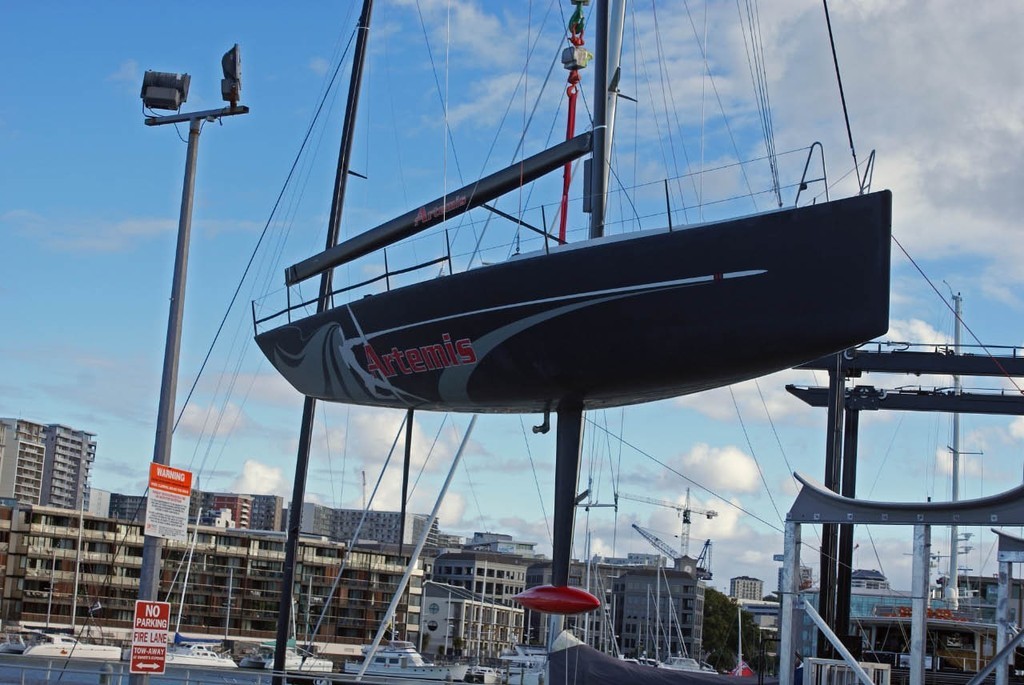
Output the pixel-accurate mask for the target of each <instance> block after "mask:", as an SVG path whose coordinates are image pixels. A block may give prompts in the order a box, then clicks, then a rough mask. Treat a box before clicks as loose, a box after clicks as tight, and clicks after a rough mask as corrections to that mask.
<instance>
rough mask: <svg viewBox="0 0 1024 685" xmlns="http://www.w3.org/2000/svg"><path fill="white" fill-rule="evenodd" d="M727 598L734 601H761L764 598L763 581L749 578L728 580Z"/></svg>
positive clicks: (740, 577)
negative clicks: (731, 598)
mask: <svg viewBox="0 0 1024 685" xmlns="http://www.w3.org/2000/svg"><path fill="white" fill-rule="evenodd" d="M729 596H730V597H733V598H734V599H761V598H762V597H764V581H763V580H761V579H760V578H751V577H750V576H736V577H735V578H730V579H729Z"/></svg>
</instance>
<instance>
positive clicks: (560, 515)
mask: <svg viewBox="0 0 1024 685" xmlns="http://www.w3.org/2000/svg"><path fill="white" fill-rule="evenodd" d="M574 4H575V5H576V14H574V18H573V20H571V21H570V24H569V30H570V33H571V34H572V37H571V41H570V42H572V44H573V46H574V47H575V48H579V47H580V45H581V44H582V23H583V22H582V13H583V10H584V6H585V5H588V4H589V3H586V2H583V0H580V1H579V2H575V3H574ZM615 5H616V7H620V5H619V4H618V3H615ZM366 6H367V5H364V7H366ZM611 15H612V12H611V11H610V10H609V6H608V3H605V2H601V1H598V2H595V3H593V7H592V17H591V19H592V20H593V23H595V24H596V26H597V30H596V33H597V37H598V47H597V49H598V50H599V52H602V54H600V55H599V58H598V60H597V62H598V64H599V67H598V69H597V75H596V76H595V91H596V95H595V98H594V100H595V103H596V104H597V106H596V107H595V110H594V117H593V121H592V131H590V132H587V133H583V134H580V135H574V134H573V132H572V131H573V128H574V123H573V122H572V121H571V120H570V125H569V127H568V129H569V130H568V132H567V135H566V140H565V142H562V143H559V144H557V145H554V146H552V147H548V148H547V149H543V150H541V151H539V152H537V153H536V154H533V155H531V156H528V157H525V158H523V159H521V161H518V162H516V163H515V164H513V165H511V166H509V167H506V168H504V169H501V170H499V171H497V172H494V173H492V174H490V175H488V176H485V177H483V178H481V179H479V180H478V181H474V182H472V183H470V184H468V185H466V186H463V187H462V188H459V189H456V190H447V189H445V192H444V193H443V194H441V195H440V197H437V198H436V199H434V200H431V201H429V202H425V203H422V204H419V205H418V206H414V207H412V208H411V209H409V210H408V211H406V212H405V213H404V214H401V215H399V216H396V217H395V218H393V219H390V220H388V221H385V222H384V223H381V224H379V225H377V226H375V227H373V228H370V229H368V230H366V231H365V232H362V233H360V234H357V235H355V236H354V237H351V238H349V239H348V240H345V241H343V242H341V243H340V244H334V243H335V239H336V236H337V235H338V231H337V229H338V226H337V223H336V221H337V220H336V217H337V216H338V215H339V214H340V207H334V208H332V212H331V215H332V227H331V229H329V231H328V235H329V238H328V246H327V247H326V248H325V249H324V251H322V252H320V253H318V254H314V255H313V256H311V257H308V258H306V259H304V260H302V261H300V262H297V263H295V264H293V265H292V266H290V267H288V268H287V269H286V270H285V285H286V286H287V287H288V288H289V289H293V290H294V292H296V293H297V292H298V291H299V288H301V287H302V286H303V284H304V283H306V282H307V281H309V279H312V278H314V277H316V276H320V277H321V278H320V282H321V285H320V294H319V296H318V297H317V298H316V299H315V300H306V301H301V300H302V299H303V298H302V297H301V296H299V295H294V296H293V295H292V292H293V290H289V294H288V304H287V306H286V307H285V308H283V309H280V310H278V311H277V312H276V313H273V314H270V315H269V316H263V315H262V314H259V315H258V314H257V307H256V306H255V305H254V308H253V318H254V321H253V323H254V330H255V340H256V343H257V345H258V346H259V347H260V349H261V351H262V352H263V354H264V355H265V356H266V357H267V359H268V360H269V361H270V362H271V364H272V365H273V366H274V368H275V369H276V370H277V371H278V372H279V373H280V374H281V376H282V377H283V378H284V379H285V380H286V381H287V382H288V383H290V384H291V385H292V386H293V387H294V388H295V389H296V390H298V391H299V392H300V393H302V394H303V395H305V396H306V398H307V399H306V403H305V405H304V417H307V416H308V417H310V418H312V416H313V408H314V407H315V401H316V400H325V401H331V402H341V403H346V404H356V405H362V406H368V407H381V408H397V409H406V410H409V411H410V412H411V411H412V410H433V411H455V412H472V413H476V412H483V413H543V414H544V420H543V425H542V426H539V427H537V428H536V429H535V430H539V431H541V432H546V431H547V430H548V429H549V428H550V425H549V421H548V419H549V415H550V413H552V412H555V413H556V415H557V419H558V420H557V431H558V435H557V438H556V455H555V478H554V480H555V497H554V514H553V522H552V529H553V541H552V585H551V586H543V587H536V588H531V589H530V590H527V591H525V592H523V593H520V595H518V596H517V597H516V599H517V601H518V602H519V603H520V604H521V605H523V606H524V607H526V608H529V609H533V610H536V611H541V612H545V613H555V614H574V613H582V612H585V611H591V610H593V609H595V608H597V607H598V606H600V602H599V600H598V599H597V598H596V597H593V596H592V595H590V594H589V593H587V592H584V591H580V590H576V589H573V588H569V587H568V584H569V583H568V580H569V560H570V556H571V548H572V531H573V521H574V515H575V507H576V498H577V495H578V489H577V487H576V485H577V476H578V473H579V457H580V435H581V433H582V428H581V427H582V420H583V419H582V417H583V412H584V411H588V410H594V409H604V408H610V407H620V406H627V405H632V404H639V403H645V402H651V401H655V400H661V399H666V398H671V397H677V396H680V395H686V394H691V393H697V392H701V391H705V390H709V389H713V388H718V387H722V386H726V385H729V384H733V383H737V382H740V381H744V380H748V379H752V378H756V377H758V376H761V375H764V374H768V373H772V372H776V371H779V370H782V369H786V368H790V367H792V366H795V365H798V364H801V363H804V362H806V361H809V360H812V359H816V358H818V357H821V356H824V355H826V354H831V353H834V352H837V351H839V350H842V349H846V348H849V347H851V346H854V345H857V344H859V343H862V342H864V341H866V340H870V339H872V338H874V337H876V336H878V335H881V334H883V333H885V331H886V330H888V327H889V279H890V247H891V245H890V244H891V220H892V196H891V193H890V192H888V191H884V190H883V191H881V192H868V190H869V188H868V187H867V186H868V185H869V184H868V183H867V177H865V182H864V183H862V184H861V187H860V193H859V194H858V195H856V196H854V197H848V198H843V199H834V200H833V199H830V198H828V197H827V195H825V196H824V197H823V198H816V199H815V201H814V202H813V203H812V204H806V203H805V204H804V205H803V206H796V205H797V203H796V202H794V206H791V207H783V203H782V200H781V195H780V196H779V205H778V207H779V208H778V209H775V210H773V211H768V212H763V213H758V214H753V215H748V216H742V217H739V218H730V219H724V220H720V221H712V222H702V223H698V224H692V225H687V226H685V227H683V228H679V227H674V226H672V221H671V211H669V212H668V216H667V217H666V219H667V220H666V222H665V224H663V226H662V227H661V228H645V229H642V230H636V231H633V232H623V233H618V234H614V235H612V234H606V231H605V228H606V226H605V223H606V222H605V216H604V211H603V209H604V205H605V200H606V197H607V192H608V175H609V173H610V170H609V157H610V151H611V147H612V141H611V137H612V136H611V130H612V129H613V126H614V110H615V102H616V100H617V98H618V97H619V92H618V90H617V88H618V85H617V84H618V77H619V75H620V70H619V66H618V63H617V61H618V56H619V55H618V54H617V53H616V51H615V50H610V49H608V44H609V42H610V41H609V40H608V38H609V34H610V33H612V32H616V31H617V34H618V38H617V39H616V40H621V34H622V25H621V17H620V18H619V21H618V23H617V26H616V29H613V30H609V28H610V27H609V24H610V23H615V22H611V21H610V20H611V19H612V17H611ZM364 16H365V17H367V18H368V16H369V12H368V10H365V11H364ZM577 16H579V17H580V19H579V21H577V19H576V18H577ZM362 35H363V34H362V33H361V34H360V36H361V37H362ZM576 38H578V39H579V41H580V42H575V39H576ZM611 42H614V41H611ZM583 52H586V51H585V50H584V51H583ZM574 54H576V55H577V56H578V55H579V54H580V53H574V50H573V48H566V55H564V56H563V58H562V60H563V64H564V65H565V66H566V68H567V69H569V70H570V71H571V76H570V83H571V84H573V85H572V89H573V90H575V83H573V81H572V80H571V79H572V78H573V77H576V78H577V82H578V69H579V68H582V66H585V64H577V63H576V59H575V57H574ZM583 61H584V62H585V61H586V60H583ZM356 75H357V70H356V69H355V67H354V68H353V83H354V84H355V83H357V81H358V79H357V76H356ZM353 102H357V97H353V95H352V94H351V93H350V103H353ZM570 110H574V106H571V107H570ZM607 112H610V113H611V114H610V115H608V116H606V113H607ZM347 132H348V131H347ZM524 135H525V132H524ZM346 145H348V142H346V143H345V144H344V145H343V149H347V148H346ZM811 149H813V148H811ZM588 154H590V155H592V157H591V159H590V166H591V171H590V173H587V174H585V175H586V176H587V177H588V181H587V183H588V187H587V188H585V189H584V190H583V195H584V196H585V198H586V202H585V204H587V205H590V207H589V211H590V213H591V215H590V219H589V220H588V224H589V233H588V237H587V239H585V240H580V241H577V242H573V243H568V242H566V239H565V233H564V231H561V232H560V233H559V235H557V236H555V235H551V234H549V233H548V232H547V229H546V228H545V229H543V230H541V231H540V232H541V233H542V234H543V236H544V243H543V247H542V248H539V249H535V250H532V251H531V250H527V251H525V252H523V253H520V252H519V250H518V249H517V250H516V251H515V254H514V255H512V256H510V257H509V258H508V259H506V260H504V261H500V262H495V263H485V264H483V265H482V266H478V267H476V268H470V269H468V270H462V271H456V269H454V268H453V265H452V259H453V258H452V253H453V251H452V249H451V245H450V244H447V233H446V232H445V231H443V230H442V229H441V228H440V227H441V225H442V224H443V223H444V222H446V221H448V220H451V219H454V218H455V217H458V216H460V215H462V214H464V213H466V212H469V211H471V210H474V209H477V208H481V207H484V206H486V203H488V202H490V201H492V200H495V199H497V198H499V197H500V196H502V195H503V194H506V193H509V192H512V191H515V190H518V189H520V188H522V187H523V186H525V185H526V184H529V183H532V182H533V181H536V180H538V179H540V178H541V177H542V176H544V175H546V174H548V173H550V172H553V171H556V170H559V169H562V170H564V173H565V177H564V178H565V181H564V185H563V195H562V208H563V211H562V217H563V219H564V216H565V211H564V209H565V206H566V203H567V197H568V186H569V184H570V182H571V166H572V163H573V162H574V161H576V160H578V159H580V158H582V157H583V156H585V155H588ZM343 157H344V155H343ZM339 168H340V169H342V170H343V171H342V172H341V173H339V174H338V178H339V183H340V184H342V185H341V186H340V188H343V181H341V179H343V178H344V177H345V176H346V174H347V158H345V159H344V160H343V163H341V164H339ZM858 180H860V179H859V178H858ZM801 186H802V187H806V183H804V182H803V181H801ZM336 190H337V191H338V192H336V196H335V199H336V200H337V199H338V198H339V196H340V197H343V195H344V193H343V191H341V190H340V189H339V188H336ZM667 192H668V191H667V190H666V194H667ZM797 200H799V196H798V198H797ZM819 200H820V201H819ZM488 209H490V207H488ZM512 219H513V220H514V221H515V222H516V223H517V226H518V225H522V224H524V222H523V221H522V220H521V219H520V218H516V217H512ZM608 223H609V228H611V226H612V222H608ZM545 225H546V223H545ZM431 229H438V230H436V231H435V236H434V237H435V238H437V237H440V236H443V237H444V239H445V244H446V245H447V255H446V256H442V257H439V258H437V259H434V260H432V261H426V262H423V263H420V264H417V265H414V266H411V267H408V268H405V269H401V270H395V271H389V267H388V262H387V259H388V256H387V253H386V250H387V249H388V248H389V247H391V246H394V245H396V244H398V243H401V242H403V241H406V240H409V239H411V238H413V237H415V236H417V235H420V234H421V233H423V232H425V231H428V230H431ZM516 244H517V245H518V243H516ZM534 244H535V245H536V243H534ZM531 249H532V248H531ZM382 251H383V252H385V253H384V263H385V266H384V269H385V271H384V274H383V275H381V276H379V277H377V278H375V279H372V280H370V281H366V282H363V283H359V284H355V285H352V286H350V287H348V288H341V289H338V290H333V289H332V288H333V286H332V281H331V279H332V276H333V271H334V270H335V269H337V268H339V267H343V266H347V265H351V264H353V263H354V262H355V261H356V260H359V259H361V258H363V257H366V256H368V255H371V254H375V253H376V254H377V255H378V256H379V253H380V252H382ZM441 263H447V266H448V269H447V270H445V272H444V273H443V275H438V276H437V277H435V278H428V279H426V280H421V281H419V282H415V283H409V282H408V280H407V279H406V277H405V276H404V275H405V274H408V273H410V272H413V271H415V270H417V269H423V268H427V267H430V266H432V265H437V264H441ZM838 274H841V275H842V277H837V275H838ZM399 275H402V276H403V278H402V279H400V280H396V281H395V283H392V278H394V277H397V276H399ZM378 283H379V284H381V285H376V284H378ZM371 290H372V292H371ZM264 307H265V305H264V304H261V305H260V306H259V310H260V311H261V312H262V311H264ZM314 309H315V313H311V312H312V311H313V310H314ZM410 416H411V414H410ZM304 459H305V456H304V457H303V460H304ZM304 464H305V462H304V461H302V462H300V466H298V467H297V469H296V471H297V476H296V492H297V493H299V494H300V495H301V493H302V488H303V487H304V482H305V481H304V479H305V477H306V476H305V469H306V466H305V465H304ZM299 474H301V475H299ZM403 501H404V499H403ZM295 529H296V530H297V529H298V526H295ZM288 578H290V577H288ZM289 582H290V580H289V579H286V580H285V585H286V586H287V585H288V583H289ZM280 620H282V621H283V620H287V612H286V611H282V612H281V619H280ZM280 630H281V626H280V625H279V631H280ZM282 632H283V631H282ZM280 639H281V638H279V640H280ZM572 649H575V647H573V648H572ZM563 651H568V650H563ZM599 656H603V655H599ZM370 659H371V661H370V662H369V663H368V664H365V665H364V666H365V667H366V668H367V671H366V673H368V674H371V675H381V676H388V677H392V678H394V677H405V678H416V679H420V680H432V679H438V680H443V679H447V678H450V679H452V680H462V679H463V677H464V676H465V673H466V671H465V667H461V670H460V671H453V670H452V669H453V667H440V666H432V665H428V664H425V663H424V662H423V660H422V657H420V655H419V654H418V653H416V652H415V650H414V649H413V648H412V645H411V644H410V643H403V642H393V643H391V644H390V645H389V646H387V647H385V648H383V649H382V650H381V652H380V653H379V654H376V655H371V656H370ZM611 663H612V664H614V667H612V666H610V665H608V668H610V669H612V670H613V671H615V672H621V673H622V674H623V675H624V676H626V677H625V679H624V680H620V682H640V681H639V680H636V679H635V678H634V676H636V673H633V672H629V673H628V675H627V673H626V672H622V671H621V670H617V669H623V668H626V669H633V668H643V667H639V666H636V665H632V664H626V663H624V662H618V661H617V660H615V659H611ZM606 665H607V664H606ZM550 666H551V671H552V673H554V671H555V670H564V669H560V668H559V667H556V665H555V664H553V663H552V664H551V665H550ZM696 666H697V672H699V670H700V666H699V664H696ZM360 668H361V667H360V665H357V664H346V665H345V672H347V673H352V672H357V671H358V670H360ZM543 668H544V666H543V664H540V665H539V670H540V671H542V670H543ZM659 670H660V669H646V668H644V671H646V672H650V671H655V672H657V671H659ZM526 672H527V671H526V667H525V666H524V667H523V673H524V674H525V673H526ZM669 675H676V676H678V674H669ZM697 676H700V677H717V676H712V675H711V674H706V675H703V676H701V675H700V674H699V673H697ZM598 680H599V681H601V682H615V680H614V679H604V680H601V678H598ZM511 681H513V682H514V681H515V680H514V677H513V678H512V679H511ZM587 681H588V678H587V677H586V676H584V677H583V678H582V679H581V680H580V682H587ZM545 682H552V681H551V680H545ZM570 682H574V681H573V680H570Z"/></svg>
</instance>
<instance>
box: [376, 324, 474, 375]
mask: <svg viewBox="0 0 1024 685" xmlns="http://www.w3.org/2000/svg"><path fill="white" fill-rule="evenodd" d="M363 354H365V355H366V370H367V371H369V372H370V373H372V374H378V375H380V376H381V377H383V378H392V377H393V376H397V375H398V374H402V375H403V376H408V375H410V374H414V373H424V372H426V371H437V370H439V369H446V368H448V367H449V366H462V365H464V364H475V363H476V351H475V350H474V349H473V341H472V340H470V339H469V338H459V339H458V340H452V336H451V335H450V334H448V333H445V334H444V335H442V336H441V342H440V343H434V344H432V345H423V346H422V347H411V348H409V349H407V350H400V349H398V348H397V347H392V348H391V349H390V350H389V351H388V352H385V353H384V354H378V353H377V350H375V349H373V345H370V344H369V343H367V344H365V345H363Z"/></svg>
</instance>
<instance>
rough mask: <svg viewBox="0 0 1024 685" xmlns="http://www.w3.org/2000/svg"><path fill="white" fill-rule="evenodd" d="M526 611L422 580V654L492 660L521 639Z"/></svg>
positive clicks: (455, 588)
mask: <svg viewBox="0 0 1024 685" xmlns="http://www.w3.org/2000/svg"><path fill="white" fill-rule="evenodd" d="M524 614H525V610H524V609H523V608H522V607H521V606H518V605H514V604H508V603H503V602H496V601H494V600H493V599H491V598H488V597H485V596H483V595H480V594H479V593H476V592H473V591H471V590H467V589H466V588H464V587H461V586H458V585H450V584H447V583H439V582H435V581H430V580H428V581H425V582H424V583H423V611H422V622H423V623H422V625H421V626H420V635H421V638H420V645H419V651H420V653H421V654H424V655H429V656H432V657H438V656H450V657H460V656H461V657H468V658H475V659H491V658H495V657H497V656H498V655H499V654H501V652H502V651H503V650H504V649H507V648H508V647H509V645H514V644H517V643H519V642H521V641H522V639H523V635H524V633H523V617H524Z"/></svg>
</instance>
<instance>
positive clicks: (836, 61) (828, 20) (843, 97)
mask: <svg viewBox="0 0 1024 685" xmlns="http://www.w3.org/2000/svg"><path fill="white" fill-rule="evenodd" d="M821 4H822V6H823V7H824V8H825V24H826V25H827V26H828V42H829V44H830V45H831V46H832V62H833V63H834V64H835V67H836V83H838V84H839V99H840V100H841V101H842V103H843V118H844V119H845V120H846V137H847V138H848V139H849V141H850V154H851V155H852V156H853V168H854V170H855V171H856V172H857V186H858V187H859V188H860V192H861V194H863V193H864V185H863V183H864V182H863V181H862V180H861V177H860V165H859V164H858V163H857V150H856V149H855V148H854V146H853V129H852V128H851V127H850V113H849V110H848V109H847V107H846V93H845V92H844V91H843V77H842V75H840V73H839V56H838V55H837V54H836V40H835V37H834V36H833V35H832V19H831V18H830V17H829V14H828V0H821Z"/></svg>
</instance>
